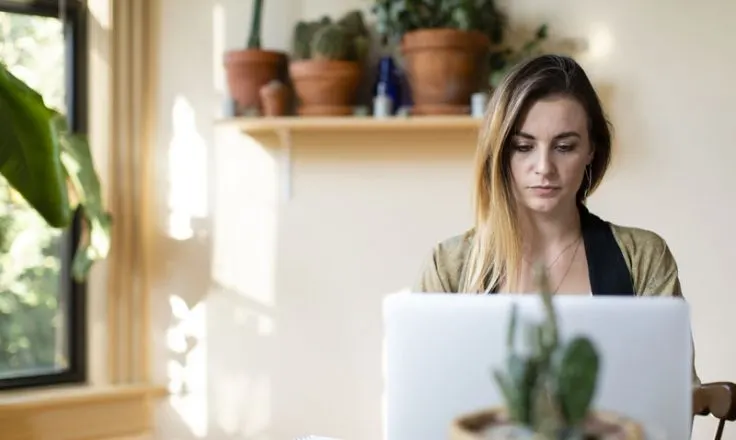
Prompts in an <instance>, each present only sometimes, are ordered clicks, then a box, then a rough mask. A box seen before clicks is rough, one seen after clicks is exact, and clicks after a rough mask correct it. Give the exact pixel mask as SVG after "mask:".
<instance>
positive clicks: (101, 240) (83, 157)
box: [53, 115, 112, 281]
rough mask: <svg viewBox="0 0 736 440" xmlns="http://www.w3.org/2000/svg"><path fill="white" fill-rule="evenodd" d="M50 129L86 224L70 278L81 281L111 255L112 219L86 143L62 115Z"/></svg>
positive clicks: (75, 200) (56, 118) (58, 116)
mask: <svg viewBox="0 0 736 440" xmlns="http://www.w3.org/2000/svg"><path fill="white" fill-rule="evenodd" d="M53 127H54V131H55V132H56V133H58V135H59V136H58V138H59V141H60V145H61V162H62V164H63V165H64V171H65V172H66V175H67V177H68V179H69V183H70V184H71V187H72V191H73V193H74V196H75V197H74V202H75V204H78V205H79V206H81V208H82V214H83V216H84V220H85V223H86V228H85V229H84V233H83V235H82V237H81V242H80V243H79V247H78V248H77V252H76V254H75V255H74V262H73V264H72V275H73V276H74V278H75V279H76V280H77V281H81V280H83V279H84V278H86V276H87V273H88V272H89V269H90V268H91V267H92V264H93V263H94V262H95V261H99V260H102V259H104V258H105V257H107V254H108V252H109V251H110V227H111V223H112V222H111V216H110V214H109V213H108V212H106V211H105V208H104V205H103V203H102V190H101V189H100V180H99V177H98V175H97V172H96V171H95V166H94V162H93V160H92V152H91V151H90V148H89V144H88V143H87V139H86V138H85V137H84V136H81V135H75V134H72V133H71V132H70V131H69V130H68V128H67V124H66V119H65V118H64V117H63V116H61V115H56V117H55V118H54V124H53Z"/></svg>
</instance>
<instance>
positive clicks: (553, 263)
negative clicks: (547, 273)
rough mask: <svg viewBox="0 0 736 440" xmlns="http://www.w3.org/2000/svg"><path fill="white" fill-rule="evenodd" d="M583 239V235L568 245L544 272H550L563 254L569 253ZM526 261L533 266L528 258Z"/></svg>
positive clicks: (545, 267)
mask: <svg viewBox="0 0 736 440" xmlns="http://www.w3.org/2000/svg"><path fill="white" fill-rule="evenodd" d="M582 237H583V236H582V235H580V236H578V238H576V239H575V240H573V241H571V242H570V244H568V245H567V246H565V248H564V249H562V250H561V251H560V253H559V254H557V257H555V259H554V260H552V262H551V263H550V264H549V265H547V266H544V270H550V269H552V266H554V265H555V263H557V260H559V259H560V257H561V256H562V254H564V253H565V252H567V251H568V250H569V249H570V248H571V247H572V245H574V244H575V243H579V242H580V239H581V238H582ZM524 261H526V262H527V263H529V264H532V263H531V262H530V261H529V260H527V259H526V257H524Z"/></svg>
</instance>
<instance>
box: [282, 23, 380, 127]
mask: <svg viewBox="0 0 736 440" xmlns="http://www.w3.org/2000/svg"><path fill="white" fill-rule="evenodd" d="M368 42H369V39H368V31H367V29H366V27H365V24H364V22H363V15H362V13H361V12H360V11H351V12H349V13H348V14H346V15H345V16H344V17H342V18H341V19H340V20H338V21H336V22H333V21H332V20H331V19H330V18H329V17H322V19H320V20H317V21H312V22H303V21H302V22H299V23H297V25H296V27H295V28H294V37H293V52H294V53H293V59H292V61H291V62H290V63H289V74H290V75H291V80H292V82H293V84H294V90H295V93H296V96H297V98H298V100H299V105H298V113H299V114H300V115H302V116H345V115H350V114H352V112H353V105H354V103H355V97H356V93H357V89H358V85H359V84H360V80H361V76H362V70H363V61H364V59H365V56H366V53H367V50H368Z"/></svg>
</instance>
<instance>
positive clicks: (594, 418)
mask: <svg viewBox="0 0 736 440" xmlns="http://www.w3.org/2000/svg"><path fill="white" fill-rule="evenodd" d="M504 425H510V424H509V423H508V417H507V414H506V411H505V410H504V409H502V408H496V409H489V410H484V411H479V412H476V413H472V414H467V415H465V416H462V417H460V418H459V419H457V420H455V422H454V423H453V424H452V427H451V428H450V440H502V437H500V436H499V437H491V436H489V435H488V430H489V429H490V428H493V427H501V426H504ZM585 435H590V436H595V438H597V439H599V440H644V439H645V435H644V430H643V428H642V427H641V425H640V424H639V423H636V422H635V421H633V420H631V419H628V418H626V417H622V416H619V415H617V414H613V413H609V412H602V411H596V412H594V413H592V414H591V416H590V418H589V419H588V420H587V421H586V423H585Z"/></svg>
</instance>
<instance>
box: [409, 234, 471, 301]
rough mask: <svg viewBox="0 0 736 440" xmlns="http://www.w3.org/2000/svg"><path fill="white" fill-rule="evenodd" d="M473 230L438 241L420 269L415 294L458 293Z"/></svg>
mask: <svg viewBox="0 0 736 440" xmlns="http://www.w3.org/2000/svg"><path fill="white" fill-rule="evenodd" d="M474 235H475V230H474V229H470V230H467V231H465V232H464V233H462V234H458V235H454V236H451V237H449V238H446V239H444V240H441V241H439V242H438V243H437V244H435V246H434V247H433V248H432V251H431V254H430V255H429V257H428V259H427V261H426V262H425V264H424V266H423V267H422V272H421V275H420V277H419V280H418V282H417V283H416V285H415V286H414V289H413V290H414V291H416V292H432V293H440V292H450V293H454V292H457V291H458V288H459V286H460V283H461V279H462V275H463V272H464V269H465V263H466V261H467V256H468V252H469V251H470V247H471V245H472V240H473V236H474Z"/></svg>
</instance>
